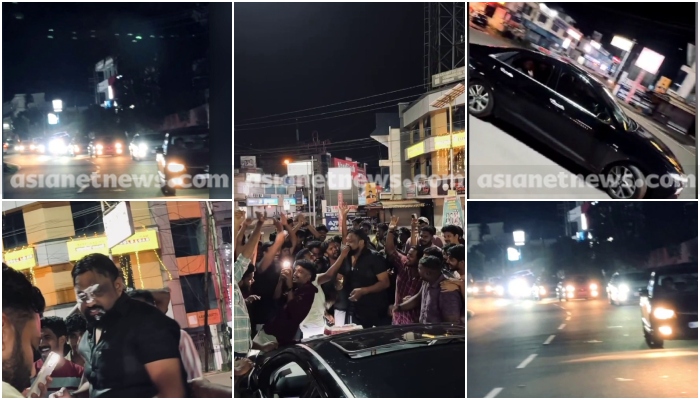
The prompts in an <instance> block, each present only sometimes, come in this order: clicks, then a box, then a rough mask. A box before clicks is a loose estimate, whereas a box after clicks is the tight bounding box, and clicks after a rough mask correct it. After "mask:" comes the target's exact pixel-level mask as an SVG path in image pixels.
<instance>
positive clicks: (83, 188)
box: [78, 185, 90, 193]
mask: <svg viewBox="0 0 700 400" xmlns="http://www.w3.org/2000/svg"><path fill="white" fill-rule="evenodd" d="M89 187H90V185H85V186H81V187H80V190H78V193H83V192H84V191H85V189H87V188H89Z"/></svg>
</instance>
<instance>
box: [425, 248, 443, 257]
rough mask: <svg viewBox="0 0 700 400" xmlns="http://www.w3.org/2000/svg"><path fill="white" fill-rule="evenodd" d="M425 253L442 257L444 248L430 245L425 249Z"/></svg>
mask: <svg viewBox="0 0 700 400" xmlns="http://www.w3.org/2000/svg"><path fill="white" fill-rule="evenodd" d="M423 254H425V255H426V256H433V257H438V258H440V259H442V249H441V248H439V247H437V246H429V247H426V248H425V249H423Z"/></svg>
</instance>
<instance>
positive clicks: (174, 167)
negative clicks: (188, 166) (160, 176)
mask: <svg viewBox="0 0 700 400" xmlns="http://www.w3.org/2000/svg"><path fill="white" fill-rule="evenodd" d="M184 170H185V166H184V165H182V164H180V163H175V162H171V163H169V164H168V171H170V172H182V171H184Z"/></svg>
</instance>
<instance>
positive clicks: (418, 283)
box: [234, 205, 465, 377]
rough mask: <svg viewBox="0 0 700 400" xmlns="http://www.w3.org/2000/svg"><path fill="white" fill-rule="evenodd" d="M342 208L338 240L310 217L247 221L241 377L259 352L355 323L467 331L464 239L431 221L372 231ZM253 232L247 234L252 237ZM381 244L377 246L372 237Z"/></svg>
mask: <svg viewBox="0 0 700 400" xmlns="http://www.w3.org/2000/svg"><path fill="white" fill-rule="evenodd" d="M349 211H350V210H349V208H348V207H347V206H343V205H341V206H340V207H339V219H340V229H341V231H340V234H339V235H334V236H330V235H329V230H328V228H327V227H326V226H324V225H319V226H313V225H311V224H309V223H308V222H306V219H305V217H304V216H303V214H300V215H298V216H297V218H295V219H292V218H287V217H286V216H285V215H281V216H280V218H272V223H273V224H274V227H275V231H274V232H273V233H271V234H270V237H269V241H261V236H262V228H263V226H264V225H265V223H266V220H267V219H268V218H267V217H266V216H264V215H263V214H262V213H256V218H245V212H243V211H239V212H238V213H239V214H238V215H237V216H236V217H237V218H236V219H237V220H240V221H242V222H241V224H240V226H239V227H238V231H237V234H236V239H235V240H236V246H235V254H234V256H235V260H236V261H235V264H234V276H235V282H236V283H237V285H234V356H235V359H236V363H235V370H234V377H236V376H244V375H246V374H247V373H248V371H249V370H250V369H251V368H252V367H253V365H252V362H251V361H250V360H248V359H247V358H246V355H247V354H248V353H249V351H250V350H251V349H255V350H260V351H262V352H267V351H270V350H273V349H276V348H278V347H281V346H287V345H290V344H293V343H295V342H298V341H299V340H301V339H302V338H309V337H312V336H316V335H321V334H324V332H327V330H328V329H330V328H331V327H342V326H345V325H348V324H354V325H356V326H361V327H362V328H371V327H378V326H386V325H404V324H431V323H440V322H448V323H454V324H462V325H463V324H464V320H465V297H464V286H465V279H464V277H465V271H464V269H465V258H464V255H465V252H464V248H465V245H464V239H463V236H464V230H463V228H462V227H459V226H455V225H447V226H443V227H442V229H441V230H440V233H441V234H442V235H438V233H437V230H436V228H435V227H434V226H431V225H430V224H429V221H428V219H427V218H425V217H421V218H417V217H416V216H415V215H414V216H412V218H411V221H407V222H408V224H407V225H405V226H401V225H400V223H401V221H400V220H399V218H398V217H392V218H391V221H390V222H389V223H385V222H384V223H378V224H372V223H371V222H369V221H367V220H365V219H362V218H355V219H353V220H352V226H348V225H350V224H349V223H347V222H346V221H348V214H349ZM251 227H252V228H253V230H252V233H250V234H248V232H249V230H250V228H251ZM372 236H373V237H372Z"/></svg>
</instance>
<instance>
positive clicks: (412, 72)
mask: <svg viewBox="0 0 700 400" xmlns="http://www.w3.org/2000/svg"><path fill="white" fill-rule="evenodd" d="M234 66H235V74H234V104H235V108H234V123H235V124H234V126H235V128H234V136H235V144H234V149H235V154H236V156H238V155H257V156H258V157H259V158H263V159H267V160H268V162H275V163H276V162H278V161H281V160H282V159H283V157H285V156H287V155H289V154H285V153H284V152H272V153H271V152H264V151H261V150H260V149H269V148H271V147H274V148H278V147H281V146H285V145H289V146H290V147H291V146H294V145H295V142H296V136H295V125H294V122H295V121H294V120H293V119H292V120H285V119H287V118H290V117H297V116H308V115H313V114H319V113H327V112H330V111H338V110H345V109H347V108H354V107H359V106H362V105H368V104H374V103H377V102H384V101H389V100H396V101H392V102H387V103H384V104H379V105H376V106H373V107H367V108H361V109H355V110H349V111H345V112H338V113H334V114H327V115H320V116H317V117H311V118H306V120H311V119H317V118H326V117H332V116H336V115H340V114H346V113H350V112H358V111H363V110H367V109H374V108H377V107H382V106H388V107H386V108H384V109H382V110H376V111H370V112H364V113H359V114H354V115H348V116H343V117H338V118H332V119H326V120H321V121H315V122H309V123H303V121H304V119H300V123H299V129H300V141H301V142H306V143H308V142H311V137H312V132H313V131H317V132H318V136H319V139H320V140H326V139H328V140H331V141H332V142H337V141H342V140H351V139H358V138H367V137H368V136H369V134H370V133H371V132H372V131H373V130H374V127H375V113H377V112H398V107H397V103H399V102H401V101H405V102H407V101H411V100H413V99H415V98H417V95H419V94H422V93H424V91H425V90H424V89H423V88H415V89H413V90H406V91H401V92H397V93H393V94H388V95H386V96H381V97H373V98H371V99H367V100H363V101H357V102H352V103H347V104H340V105H338V106H335V107H329V108H322V109H317V110H311V111H307V112H303V113H291V114H287V115H282V116H277V117H271V118H262V119H255V120H252V121H251V120H249V119H251V118H257V117H264V116H268V115H272V114H279V113H286V112H293V111H297V110H302V109H307V108H311V107H318V106H323V105H327V104H332V103H338V102H343V101H347V100H353V99H358V98H362V97H366V96H372V95H375V94H380V93H385V92H389V91H396V90H399V89H404V88H409V87H414V86H419V85H421V84H422V81H423V4H422V3H406V4H401V3H387V4H378V3H364V4H360V3H357V4H341V3H313V4H281V3H274V4H271V3H236V4H234ZM411 95H412V97H411V98H409V99H403V100H398V99H399V98H401V97H406V96H411ZM257 122H263V123H261V124H255V125H243V124H248V123H257ZM278 124H289V125H287V126H279V127H270V128H267V129H254V130H251V129H250V128H263V127H269V126H270V125H278ZM251 147H252V148H255V149H258V150H255V151H251V150H250V148H251ZM347 148H348V146H336V147H335V149H334V148H333V147H331V150H330V151H331V152H332V154H333V155H334V156H336V157H341V158H343V157H345V156H350V157H353V159H356V160H359V161H363V162H371V161H372V160H376V159H377V158H378V149H379V146H378V144H371V145H365V146H362V147H360V148H359V149H358V148H355V149H353V150H354V151H341V150H342V149H347ZM290 153H291V152H290ZM236 158H238V157H236ZM236 162H238V161H236ZM374 164H375V165H376V161H375V162H374Z"/></svg>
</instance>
